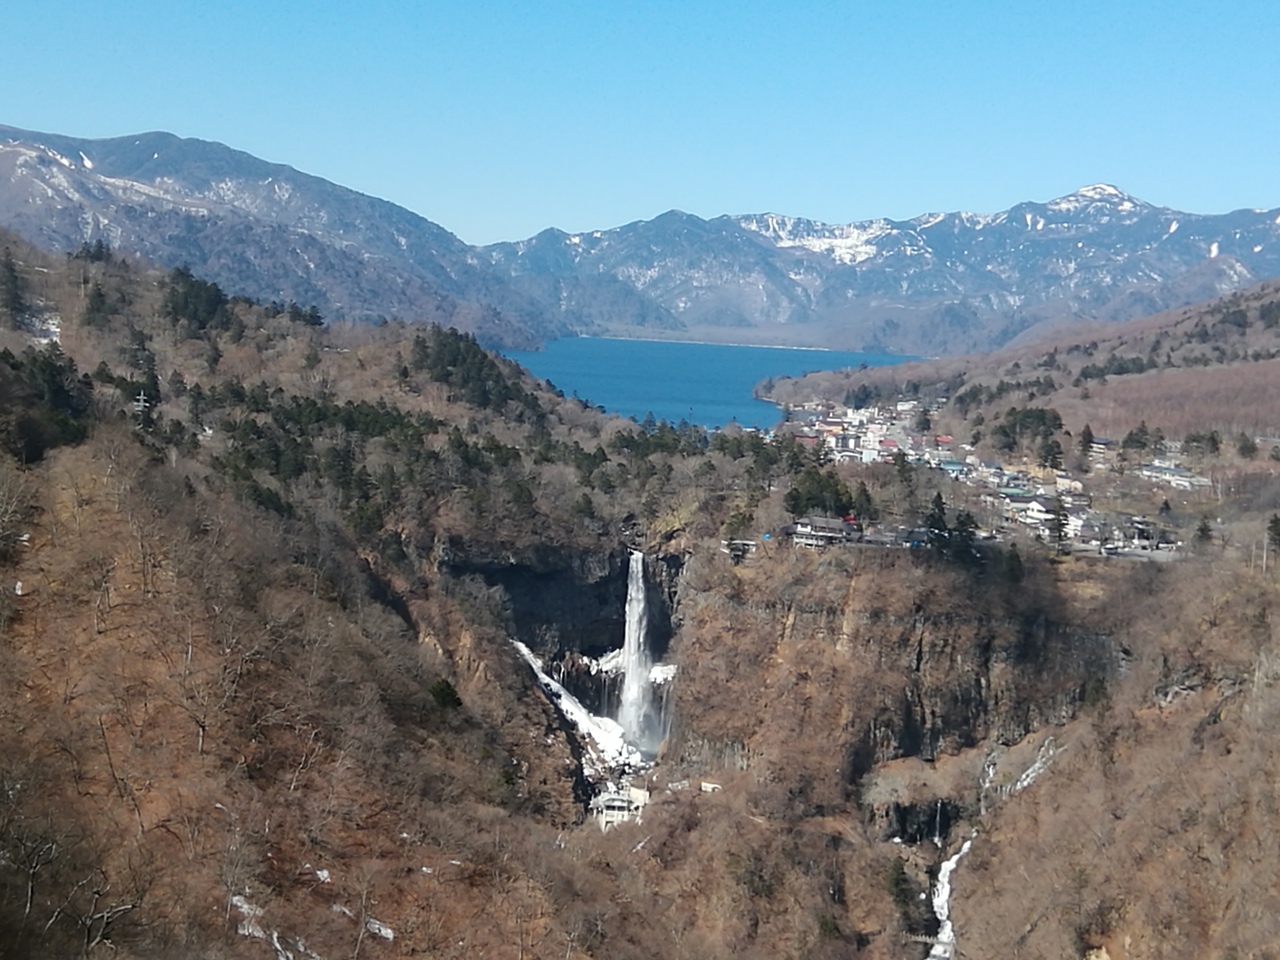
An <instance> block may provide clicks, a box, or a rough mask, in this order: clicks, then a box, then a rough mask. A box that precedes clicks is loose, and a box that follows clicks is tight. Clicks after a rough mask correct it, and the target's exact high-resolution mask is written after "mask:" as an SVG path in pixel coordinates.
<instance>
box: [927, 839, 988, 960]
mask: <svg viewBox="0 0 1280 960" xmlns="http://www.w3.org/2000/svg"><path fill="white" fill-rule="evenodd" d="M977 833H978V831H977V830H974V831H973V836H977ZM973 836H970V837H969V839H968V840H966V841H965V842H964V843H963V844H961V846H960V849H959V851H957V852H956V853H955V854H954V855H953V856H951V857H949V858H947V859H946V860H945V861H943V864H942V866H941V867H940V868H939V869H938V882H937V884H936V885H935V886H934V888H933V913H934V916H936V917H937V918H938V936H937V938H936V939H935V940H934V941H933V949H931V950H930V951H929V960H949V958H951V957H954V956H955V955H956V928H955V925H954V924H952V922H951V875H952V874H953V873H955V870H956V867H957V866H958V865H959V864H960V858H961V857H963V856H964V855H965V854H966V853H968V852H969V848H970V847H971V846H973Z"/></svg>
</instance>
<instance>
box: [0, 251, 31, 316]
mask: <svg viewBox="0 0 1280 960" xmlns="http://www.w3.org/2000/svg"><path fill="white" fill-rule="evenodd" d="M0 311H3V312H4V318H5V321H6V322H7V323H8V325H9V326H10V327H12V328H13V329H15V330H16V329H17V327H18V321H20V320H21V319H22V316H23V314H25V313H26V312H27V300H26V297H25V296H24V295H23V282H22V275H21V274H19V273H18V265H17V263H15V262H14V259H13V251H12V250H10V249H9V248H8V247H5V248H4V253H3V254H0Z"/></svg>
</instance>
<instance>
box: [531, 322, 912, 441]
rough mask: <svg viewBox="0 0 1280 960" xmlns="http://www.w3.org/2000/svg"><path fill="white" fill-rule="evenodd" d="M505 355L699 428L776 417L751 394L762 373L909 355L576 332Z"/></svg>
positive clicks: (607, 404)
mask: <svg viewBox="0 0 1280 960" xmlns="http://www.w3.org/2000/svg"><path fill="white" fill-rule="evenodd" d="M506 356H508V357H510V358H511V359H512V360H515V361H516V362H518V363H520V364H521V365H522V366H524V367H525V368H526V369H527V370H529V372H530V373H532V374H533V375H534V376H536V377H539V378H541V379H543V380H550V381H551V382H552V383H553V384H555V385H556V387H558V388H559V389H561V390H563V391H564V392H565V394H566V395H571V394H576V395H577V396H578V397H580V398H582V399H583V400H586V401H587V402H589V403H592V404H597V405H599V406H603V407H604V408H605V409H606V410H608V411H609V412H610V413H617V414H621V415H622V416H624V417H635V418H636V419H637V420H643V419H644V417H645V415H646V414H648V413H652V414H653V415H654V416H655V417H657V418H658V419H659V420H668V421H670V422H672V423H678V422H679V421H680V420H688V421H689V422H690V423H696V424H698V425H700V426H704V427H723V426H725V425H726V424H728V423H729V422H730V421H734V422H737V423H738V424H740V425H741V426H744V427H760V428H762V429H768V428H769V427H772V426H774V425H775V424H776V423H777V422H778V420H779V419H781V418H780V416H779V411H778V408H777V407H776V406H774V405H773V404H771V403H766V402H765V401H763V400H757V399H755V398H754V397H752V396H751V388H752V387H754V386H755V385H756V384H757V383H759V382H760V381H761V380H764V379H765V378H766V377H779V376H793V377H794V376H799V375H800V374H802V373H809V372H811V371H814V370H839V369H843V368H845V367H856V366H858V365H859V364H862V363H865V364H866V365H867V366H869V367H878V366H886V365H888V364H893V363H901V362H903V361H904V360H907V359H909V358H907V357H899V356H893V355H891V354H883V353H850V352H845V351H838V350H797V349H790V348H787V347H740V346H727V345H725V344H714V343H680V342H676V341H671V340H660V341H659V340H616V339H611V338H607V337H574V338H571V339H567V340H553V341H552V342H551V343H549V344H547V346H546V348H545V349H542V350H532V351H530V350H512V351H508V352H507V353H506Z"/></svg>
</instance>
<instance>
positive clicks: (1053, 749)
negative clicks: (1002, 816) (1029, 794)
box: [1013, 737, 1058, 793]
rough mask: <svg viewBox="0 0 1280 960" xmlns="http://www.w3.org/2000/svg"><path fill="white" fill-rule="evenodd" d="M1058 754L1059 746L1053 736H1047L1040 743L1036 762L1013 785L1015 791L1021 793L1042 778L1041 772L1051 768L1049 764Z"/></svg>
mask: <svg viewBox="0 0 1280 960" xmlns="http://www.w3.org/2000/svg"><path fill="white" fill-rule="evenodd" d="M1057 755H1058V746H1057V744H1056V743H1054V740H1053V737H1045V740H1044V743H1042V744H1041V745H1040V752H1039V753H1037V754H1036V760H1035V763H1033V764H1031V766H1029V767H1027V769H1026V770H1025V771H1023V774H1022V776H1020V777H1019V778H1018V779H1017V781H1016V782H1015V783H1014V785H1013V792H1014V793H1021V792H1022V791H1023V790H1025V789H1027V787H1029V786H1031V785H1032V784H1033V783H1035V782H1036V781H1037V780H1038V779H1040V774H1042V773H1044V772H1045V771H1046V770H1048V769H1049V764H1051V763H1053V758H1054V757H1056V756H1057Z"/></svg>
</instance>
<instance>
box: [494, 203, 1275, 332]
mask: <svg viewBox="0 0 1280 960" xmlns="http://www.w3.org/2000/svg"><path fill="white" fill-rule="evenodd" d="M1277 214H1278V211H1275V210H1272V211H1261V210H1241V211H1236V212H1234V213H1229V214H1223V215H1219V216H1202V215H1196V214H1188V213H1182V212H1180V211H1176V210H1171V209H1168V208H1165V207H1157V206H1154V205H1152V204H1149V203H1146V202H1144V201H1142V200H1138V199H1136V198H1134V197H1131V196H1129V195H1127V194H1125V193H1124V192H1123V191H1121V190H1119V189H1117V188H1116V187H1113V186H1110V185H1107V184H1095V185H1092V186H1087V187H1082V188H1080V189H1079V190H1077V191H1075V192H1074V193H1071V194H1068V195H1066V196H1064V197H1059V198H1057V199H1055V200H1050V201H1049V202H1047V203H1034V202H1027V203H1021V204H1018V205H1017V206H1015V207H1013V208H1012V209H1010V210H1007V211H1004V212H1001V213H995V214H974V213H948V214H941V213H934V214H926V215H923V216H920V217H916V218H914V219H912V220H907V221H893V220H870V221H864V222H860V223H850V224H825V223H820V222H818V221H814V220H805V219H802V218H797V217H787V216H781V215H778V214H772V213H765V214H756V215H750V216H725V217H718V218H716V219H714V220H709V221H707V220H701V219H699V218H697V217H691V216H689V215H687V214H676V213H671V214H664V215H663V216H661V217H658V218H656V219H654V220H652V221H645V222H640V223H633V224H628V225H627V226H624V227H619V228H617V229H614V230H607V231H598V232H595V233H591V234H582V235H568V234H563V233H558V232H553V231H547V232H544V233H541V234H539V235H538V236H537V237H534V238H532V239H531V240H527V241H524V242H522V243H516V244H498V245H495V246H492V247H489V248H487V250H486V253H487V254H488V256H489V258H490V260H491V262H492V263H493V264H494V265H495V266H498V267H500V268H502V269H503V270H504V271H506V273H507V275H508V276H509V277H511V278H512V281H513V282H514V283H516V284H517V285H518V286H519V285H522V283H523V282H524V278H526V277H527V276H531V275H533V276H544V275H545V274H546V273H548V272H554V273H555V274H556V275H558V276H561V277H577V276H593V275H594V276H599V275H606V276H612V277H615V278H617V279H620V280H623V281H625V282H627V283H628V284H630V285H631V286H632V287H633V288H634V289H635V290H636V291H637V292H639V293H641V294H642V295H644V296H645V297H647V298H648V299H649V300H651V301H652V302H653V303H656V304H658V305H660V306H661V307H662V308H664V309H665V310H667V311H668V312H669V313H670V315H671V320H672V321H673V323H678V324H680V325H681V326H682V328H683V329H684V331H685V335H687V336H690V337H697V338H709V339H715V338H721V339H754V340H757V341H759V342H775V343H778V342H786V343H797V344H804V345H811V346H841V347H867V346H879V347H884V348H889V349H896V350H904V351H910V352H914V353H925V354H937V353H947V352H956V351H962V350H975V349H986V348H990V347H994V346H998V345H1000V344H1001V343H1004V342H1007V341H1008V340H1010V339H1012V338H1013V337H1015V336H1017V335H1019V334H1020V333H1022V332H1023V331H1025V330H1027V329H1028V328H1031V327H1034V326H1036V325H1037V324H1040V323H1042V322H1046V321H1055V320H1060V319H1064V318H1069V317H1080V318H1089V319H1103V320H1120V319H1127V318H1130V317H1133V316H1138V315H1142V314H1146V313H1153V312H1157V311H1159V310H1163V309H1168V308H1171V307H1175V306H1181V305H1183V304H1186V303H1192V302H1197V301H1199V300H1203V299H1207V298H1208V297H1211V296H1215V295H1218V294H1221V293H1224V292H1228V291H1230V290H1233V289H1236V288H1238V287H1241V286H1245V285H1248V284H1250V283H1254V282H1256V281H1257V280H1260V279H1263V278H1266V277H1273V276H1280V225H1278V223H1277V221H1280V216H1278V215H1277ZM725 328H730V329H725ZM747 331H750V332H749V333H748V332H747Z"/></svg>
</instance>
